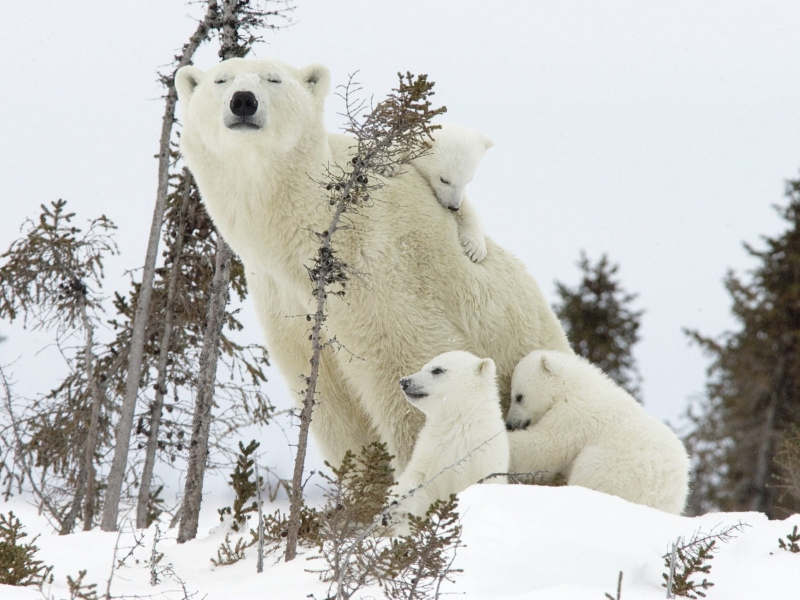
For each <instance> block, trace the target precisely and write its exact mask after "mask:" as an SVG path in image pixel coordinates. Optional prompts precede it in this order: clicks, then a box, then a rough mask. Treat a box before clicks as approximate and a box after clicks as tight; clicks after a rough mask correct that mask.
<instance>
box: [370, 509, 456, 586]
mask: <svg viewBox="0 0 800 600" xmlns="http://www.w3.org/2000/svg"><path fill="white" fill-rule="evenodd" d="M457 507H458V502H457V501H456V496H455V494H451V495H450V498H448V499H447V500H437V501H436V502H434V503H433V504H431V506H430V508H428V511H427V512H426V513H425V517H424V518H423V517H417V516H416V515H410V516H409V526H410V529H411V532H410V534H409V535H407V536H402V537H400V538H393V539H392V540H391V542H390V545H389V546H388V547H387V548H384V549H382V550H381V553H380V557H381V559H382V560H381V563H380V564H379V582H380V585H381V588H382V589H383V591H384V593H385V594H386V596H387V597H388V598H390V599H392V600H395V599H398V600H399V599H403V600H412V599H413V598H430V597H432V596H433V595H434V594H435V593H436V591H437V590H438V588H439V586H440V585H441V583H442V581H444V580H447V581H452V579H451V577H452V575H454V574H455V573H460V572H461V571H460V569H452V568H451V565H452V562H453V559H454V558H455V551H456V549H457V548H458V547H459V546H460V545H461V525H460V523H459V517H458V513H457V512H456V508H457ZM436 595H438V594H436Z"/></svg>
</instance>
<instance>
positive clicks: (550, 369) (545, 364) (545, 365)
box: [542, 354, 556, 375]
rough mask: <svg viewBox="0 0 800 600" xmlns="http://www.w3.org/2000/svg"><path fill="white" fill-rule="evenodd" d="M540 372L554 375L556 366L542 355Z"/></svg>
mask: <svg viewBox="0 0 800 600" xmlns="http://www.w3.org/2000/svg"><path fill="white" fill-rule="evenodd" d="M542 370H543V371H544V372H545V373H547V374H548V375H555V374H556V365H555V364H554V363H553V361H552V360H551V359H549V358H548V357H547V355H546V354H542Z"/></svg>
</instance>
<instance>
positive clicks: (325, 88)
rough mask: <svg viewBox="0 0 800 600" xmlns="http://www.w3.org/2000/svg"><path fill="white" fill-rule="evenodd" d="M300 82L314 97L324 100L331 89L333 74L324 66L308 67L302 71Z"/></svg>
mask: <svg viewBox="0 0 800 600" xmlns="http://www.w3.org/2000/svg"><path fill="white" fill-rule="evenodd" d="M300 81H302V82H303V84H304V85H305V86H306V87H307V88H308V89H309V91H310V92H311V94H312V95H313V96H314V97H316V98H317V99H319V100H322V99H323V98H325V96H327V95H328V92H329V91H330V89H331V72H330V71H329V70H328V67H325V66H323V65H308V66H306V67H303V68H302V69H300Z"/></svg>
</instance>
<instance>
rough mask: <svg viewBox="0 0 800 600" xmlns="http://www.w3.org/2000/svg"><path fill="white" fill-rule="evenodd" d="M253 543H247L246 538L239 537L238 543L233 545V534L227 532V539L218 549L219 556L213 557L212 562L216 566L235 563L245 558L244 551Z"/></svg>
mask: <svg viewBox="0 0 800 600" xmlns="http://www.w3.org/2000/svg"><path fill="white" fill-rule="evenodd" d="M253 543H254V542H253ZM253 543H247V542H245V541H244V538H242V537H237V538H236V544H235V545H233V546H231V534H230V532H228V533H226V534H225V541H224V542H222V544H220V547H219V548H218V549H217V558H212V559H211V562H212V563H214V566H215V567H224V566H228V565H232V564H235V563H237V562H239V561H240V560H242V559H243V558H244V551H245V550H247V549H248V548H249V547H250V546H252V545H253Z"/></svg>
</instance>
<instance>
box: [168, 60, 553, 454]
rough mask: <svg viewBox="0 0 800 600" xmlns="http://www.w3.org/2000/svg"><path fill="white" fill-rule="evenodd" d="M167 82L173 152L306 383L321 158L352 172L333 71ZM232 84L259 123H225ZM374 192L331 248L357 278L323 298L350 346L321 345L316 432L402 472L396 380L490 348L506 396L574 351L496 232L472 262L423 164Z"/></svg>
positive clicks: (265, 71) (235, 68)
mask: <svg viewBox="0 0 800 600" xmlns="http://www.w3.org/2000/svg"><path fill="white" fill-rule="evenodd" d="M217 81H218V82H220V83H216V82H217ZM176 85H177V89H178V94H179V98H180V102H181V105H182V111H183V122H184V128H183V132H182V135H181V152H182V153H183V156H184V158H185V159H186V162H187V164H188V166H189V168H190V169H191V171H192V173H193V174H194V176H195V178H196V180H197V183H198V186H199V188H200V193H201V195H202V197H203V201H204V203H205V205H206V207H207V209H208V212H209V214H210V215H211V217H212V219H213V220H214V223H215V225H216V226H217V228H218V229H219V231H220V233H221V234H222V235H223V236H224V238H225V240H226V241H227V242H228V243H229V244H230V245H231V247H232V248H233V250H234V251H235V252H237V253H238V254H239V256H240V257H241V259H242V261H243V262H244V265H245V269H246V273H247V284H248V290H249V292H250V294H251V296H252V297H253V299H254V301H255V304H256V309H257V313H258V316H259V319H260V322H261V325H262V328H263V329H264V333H265V336H266V345H267V347H268V349H269V351H270V354H271V356H272V358H273V359H274V360H275V362H276V364H277V365H278V367H279V368H280V370H281V372H282V374H283V376H284V377H285V378H286V380H287V381H288V383H289V385H290V386H291V387H292V388H293V389H295V390H298V391H299V390H302V389H303V388H305V384H304V383H303V380H302V379H301V377H302V376H303V375H308V373H309V370H310V367H309V359H310V355H311V344H310V342H309V341H308V334H309V324H308V322H307V321H306V319H305V315H306V314H312V313H313V312H314V307H313V304H312V286H311V282H310V281H309V278H308V272H307V270H306V266H308V265H311V264H312V260H313V257H314V256H315V255H316V251H317V247H318V241H317V238H316V237H315V236H314V234H313V232H319V231H324V230H325V229H326V228H327V227H328V225H329V223H330V220H331V213H330V206H329V205H328V203H327V201H326V196H325V193H324V190H321V189H320V187H319V185H318V183H317V182H319V181H321V180H323V179H324V176H325V172H326V171H325V170H326V168H328V167H330V168H331V169H332V170H335V169H336V167H335V166H334V165H335V164H339V165H343V166H344V168H347V165H348V164H350V160H351V158H352V151H353V150H352V147H353V140H352V139H351V138H348V137H346V136H343V135H336V134H328V133H327V132H326V131H325V126H324V114H323V112H324V100H325V96H326V95H327V93H328V91H329V88H330V75H329V73H328V70H327V69H326V68H325V67H322V66H319V65H311V66H308V67H305V68H302V69H296V68H294V67H291V66H289V65H287V64H285V63H282V62H279V61H276V60H270V59H259V60H245V59H238V58H237V59H230V60H227V61H224V62H222V63H220V64H218V65H216V66H215V67H213V68H212V69H210V70H209V71H207V72H202V71H200V70H199V69H197V68H195V67H184V68H182V69H180V70H179V71H178V73H177V75H176ZM236 91H247V92H251V93H253V94H254V95H255V98H256V100H257V102H258V111H257V112H256V114H255V115H254V117H253V118H254V119H258V120H259V122H263V125H262V126H261V127H252V128H246V129H230V128H229V127H228V126H227V125H226V123H230V120H231V119H230V113H231V108H230V99H231V98H232V97H233V94H234V93H235V92H236ZM374 199H375V202H374V204H373V205H372V206H370V207H368V208H365V209H363V211H362V213H361V214H352V215H350V219H351V221H352V224H353V225H354V226H353V227H350V228H346V229H342V230H340V231H339V232H337V233H336V235H335V237H334V245H335V246H336V248H337V251H338V253H339V254H338V256H340V257H341V258H342V259H343V260H344V261H345V262H346V263H347V264H348V265H349V266H350V267H351V268H352V269H353V271H354V272H357V273H360V274H362V275H361V276H360V277H358V278H356V277H354V278H353V279H352V280H351V281H350V282H349V283H348V285H347V288H346V291H347V295H346V297H345V298H344V301H342V300H340V299H338V298H336V297H334V296H330V297H329V302H328V305H327V310H328V320H327V322H326V327H327V332H330V335H331V336H333V335H335V336H336V338H337V339H338V341H339V342H340V343H341V344H342V345H343V346H344V347H345V348H346V350H340V351H338V352H337V351H336V350H335V348H333V347H328V348H327V349H326V350H325V351H324V352H323V355H322V363H321V366H320V369H321V375H320V380H319V382H318V388H317V389H318V392H319V396H320V400H319V402H318V404H317V405H316V407H315V408H314V417H313V421H312V424H311V427H312V432H313V433H314V435H315V437H316V439H317V441H318V442H319V445H320V447H321V451H322V453H323V455H324V457H325V458H326V459H327V460H329V461H330V462H331V463H333V464H339V462H340V461H341V459H342V457H343V455H344V453H345V451H347V450H354V451H355V452H358V451H359V450H360V449H361V447H362V446H364V445H365V444H368V443H370V442H372V441H375V440H376V439H381V440H383V441H384V442H386V443H387V446H388V449H389V451H390V452H391V453H392V454H394V455H395V456H396V457H397V458H396V466H398V467H400V468H402V467H404V466H405V465H406V463H407V462H408V460H409V458H410V456H411V452H412V450H413V447H414V439H415V438H416V435H417V432H418V431H419V429H420V427H421V426H422V421H423V419H422V415H421V414H420V413H419V412H417V411H411V410H409V409H408V404H407V402H406V401H405V399H404V397H403V394H402V392H401V390H400V388H399V386H398V385H397V381H398V379H399V378H400V377H401V376H402V375H403V374H405V373H412V372H414V371H416V370H417V369H419V368H420V366H421V365H423V364H424V363H425V362H426V361H427V360H428V359H429V358H430V357H431V356H436V355H438V354H441V353H443V352H446V351H448V350H468V351H471V352H473V353H475V354H479V355H482V356H490V357H492V359H494V361H495V363H496V364H497V370H498V379H499V384H500V394H501V398H502V399H503V401H504V402H505V403H506V405H507V402H508V398H509V390H510V383H511V374H512V372H513V369H514V365H515V364H516V363H517V362H518V361H519V360H520V359H521V358H522V357H523V356H525V355H526V354H527V353H528V352H530V351H531V350H534V349H537V348H552V349H561V350H564V351H569V344H568V342H567V339H566V336H565V335H564V331H563V329H562V328H561V325H560V324H559V322H558V320H557V319H556V317H555V315H554V314H553V312H552V310H551V309H550V307H549V305H548V304H547V302H546V301H545V299H544V297H543V296H542V294H541V292H540V290H539V288H538V286H537V285H536V283H535V281H534V280H533V278H532V277H531V276H530V275H529V274H528V273H527V272H526V270H525V268H524V267H523V266H522V265H521V263H520V262H519V261H517V260H516V259H515V258H514V257H513V256H511V255H510V254H508V253H507V252H505V251H504V250H503V249H501V248H499V247H497V246H495V245H494V244H493V243H492V242H491V240H487V244H488V246H489V253H488V256H487V257H486V259H485V260H484V261H483V262H482V263H481V264H479V265H476V264H474V263H473V262H471V261H470V260H469V259H468V258H467V257H465V256H464V254H463V252H462V251H461V246H460V244H459V240H458V232H457V227H456V223H455V222H454V220H453V219H452V217H451V214H450V212H449V211H447V210H446V209H444V208H442V206H440V205H439V204H438V203H437V202H435V201H434V196H433V193H432V192H431V187H430V185H428V182H427V181H425V179H424V178H423V177H422V176H421V175H420V173H419V172H418V171H417V170H416V169H408V171H407V172H406V173H401V174H398V175H397V176H395V177H392V178H389V179H387V180H386V185H385V187H384V188H383V189H381V190H380V191H377V192H376V193H375V194H374ZM326 335H327V334H326ZM325 339H327V338H325ZM325 339H323V341H325ZM297 399H298V400H299V395H298V397H297Z"/></svg>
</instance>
